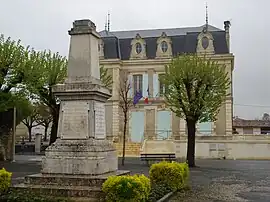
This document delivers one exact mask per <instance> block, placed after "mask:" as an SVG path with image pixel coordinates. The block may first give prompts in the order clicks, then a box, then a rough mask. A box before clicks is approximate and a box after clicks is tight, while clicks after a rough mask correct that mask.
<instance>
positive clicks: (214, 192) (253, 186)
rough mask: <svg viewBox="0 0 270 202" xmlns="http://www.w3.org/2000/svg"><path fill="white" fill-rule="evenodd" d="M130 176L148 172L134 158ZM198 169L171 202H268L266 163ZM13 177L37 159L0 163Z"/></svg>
mask: <svg viewBox="0 0 270 202" xmlns="http://www.w3.org/2000/svg"><path fill="white" fill-rule="evenodd" d="M120 164H121V159H120V158H119V169H121V170H130V171H131V173H132V174H135V173H141V174H145V175H148V171H149V168H148V167H147V166H146V165H143V164H141V162H140V159H138V158H127V159H126V163H125V166H121V165H120ZM197 165H198V166H199V168H193V169H191V172H190V176H191V182H190V184H191V191H190V192H186V193H178V194H177V195H176V196H174V197H172V198H171V200H170V201H171V202H178V201H181V202H202V201H205V202H225V201H228V202H245V201H248V202H269V201H270V172H269V171H270V161H240V160H235V161H233V160H198V161H197ZM0 167H5V168H6V169H7V170H8V171H10V172H12V173H13V182H15V180H16V178H21V177H24V176H26V175H29V174H34V173H39V172H40V169H41V163H40V157H38V156H36V157H35V156H16V162H15V163H7V162H0Z"/></svg>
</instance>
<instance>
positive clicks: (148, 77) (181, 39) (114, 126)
mask: <svg viewBox="0 0 270 202" xmlns="http://www.w3.org/2000/svg"><path fill="white" fill-rule="evenodd" d="M229 29H230V22H229V21H225V22H224V29H219V28H216V27H214V26H211V25H208V23H206V24H205V25H202V26H198V27H182V28H172V29H146V30H130V31H115V32H114V31H108V30H104V31H101V32H99V34H100V35H101V40H100V44H99V56H100V65H101V66H104V68H107V69H108V72H109V74H111V75H112V78H113V84H112V97H111V98H110V100H109V101H108V103H107V106H106V130H107V136H108V137H110V138H112V139H113V140H115V141H117V140H119V138H121V136H122V135H123V123H124V122H123V113H122V109H121V108H120V105H119V100H120V99H119V84H120V80H121V79H123V76H127V77H128V79H129V82H130V84H131V89H130V92H129V96H130V97H131V98H132V97H134V96H135V93H136V92H138V91H141V92H142V99H141V100H140V101H139V102H138V103H137V104H136V105H135V106H133V107H132V108H131V109H130V111H129V121H128V122H129V123H128V130H127V133H128V136H127V137H128V141H130V142H142V140H143V139H145V138H150V137H151V138H159V139H166V138H173V139H175V140H177V139H180V137H181V136H184V135H186V132H187V128H186V123H185V120H183V119H180V118H179V117H177V116H176V115H175V114H174V113H172V112H171V111H170V109H169V108H167V107H166V105H165V104H164V98H163V94H164V86H163V85H162V84H161V83H160V82H159V78H160V77H161V76H162V74H164V70H165V68H164V67H165V65H167V64H169V63H170V61H171V59H172V58H173V57H174V56H177V55H178V54H183V53H194V54H195V53H196V54H198V55H200V54H201V55H206V56H207V57H210V58H211V59H212V60H215V61H217V62H218V63H219V64H221V65H224V68H226V71H227V72H228V75H229V78H230V81H231V86H230V88H229V89H228V96H227V97H226V100H224V103H223V104H222V106H221V108H220V112H219V114H218V117H217V120H216V121H215V122H207V123H198V125H197V135H199V136H200V135H201V136H205V135H215V136H225V135H231V134H232V114H233V113H232V110H233V108H232V103H233V97H232V73H233V69H234V55H233V54H232V53H231V52H230V32H229ZM221 67H223V66H221ZM122 72H126V73H125V74H122ZM146 98H147V99H148V102H145V99H146Z"/></svg>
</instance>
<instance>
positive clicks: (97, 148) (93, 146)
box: [15, 20, 129, 201]
mask: <svg viewBox="0 0 270 202" xmlns="http://www.w3.org/2000/svg"><path fill="white" fill-rule="evenodd" d="M69 35H70V36H71V38H70V50H69V58H68V76H67V79H66V80H65V83H64V84H58V85H56V86H55V87H54V88H53V92H54V94H55V96H57V97H58V98H59V99H60V101H61V106H60V115H59V124H58V133H57V134H58V139H57V140H56V142H55V143H53V144H52V145H51V146H49V147H48V148H47V149H46V152H45V157H43V159H42V170H41V174H36V175H31V176H27V177H26V179H25V182H24V184H18V185H15V188H31V189H33V190H36V191H41V192H42V193H43V194H46V193H49V194H51V195H54V196H64V197H75V199H76V200H77V199H78V197H80V199H78V200H77V201H85V200H83V198H84V199H86V201H92V200H94V199H97V198H99V197H100V196H101V195H100V194H101V185H102V183H103V182H104V181H105V180H106V179H107V177H108V176H111V175H123V174H128V173H129V172H128V171H119V170H118V159H117V152H116V150H115V148H114V146H113V145H112V144H111V143H110V142H109V141H107V140H106V130H105V102H106V101H107V99H108V98H109V97H110V93H109V90H108V89H106V88H105V87H103V85H102V84H101V82H100V69H99V54H98V41H99V38H100V36H99V34H98V33H97V32H96V26H95V24H94V23H93V22H92V21H90V20H76V21H75V22H74V23H73V28H72V29H71V30H70V31H69ZM76 197H77V198H76Z"/></svg>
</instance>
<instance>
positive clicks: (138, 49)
mask: <svg viewBox="0 0 270 202" xmlns="http://www.w3.org/2000/svg"><path fill="white" fill-rule="evenodd" d="M135 48H136V53H137V54H140V53H141V52H142V44H141V43H136V45H135Z"/></svg>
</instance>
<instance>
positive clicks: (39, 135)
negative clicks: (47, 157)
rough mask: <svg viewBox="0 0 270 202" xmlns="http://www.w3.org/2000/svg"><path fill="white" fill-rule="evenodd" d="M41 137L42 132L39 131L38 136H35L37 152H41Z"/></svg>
mask: <svg viewBox="0 0 270 202" xmlns="http://www.w3.org/2000/svg"><path fill="white" fill-rule="evenodd" d="M41 139H42V134H40V133H37V134H36V138H35V153H36V154H39V153H40V151H41Z"/></svg>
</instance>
